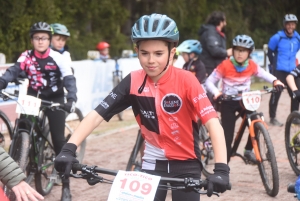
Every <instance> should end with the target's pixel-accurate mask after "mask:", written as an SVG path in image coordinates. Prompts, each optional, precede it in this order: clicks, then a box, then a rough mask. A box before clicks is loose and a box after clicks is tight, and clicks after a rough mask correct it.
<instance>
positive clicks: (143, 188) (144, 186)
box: [108, 170, 160, 201]
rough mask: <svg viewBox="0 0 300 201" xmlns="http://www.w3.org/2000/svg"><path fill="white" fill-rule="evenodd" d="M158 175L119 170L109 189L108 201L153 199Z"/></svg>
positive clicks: (144, 200)
mask: <svg viewBox="0 0 300 201" xmlns="http://www.w3.org/2000/svg"><path fill="white" fill-rule="evenodd" d="M159 181H160V176H155V175H150V174H146V173H144V172H134V171H130V172H127V171H123V170H119V172H118V174H117V176H116V177H115V179H114V182H113V185H112V187H111V189H110V193H109V197H108V201H115V200H134V201H153V200H154V196H155V193H156V190H157V187H158V183H159Z"/></svg>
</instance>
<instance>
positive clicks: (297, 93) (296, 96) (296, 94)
mask: <svg viewBox="0 0 300 201" xmlns="http://www.w3.org/2000/svg"><path fill="white" fill-rule="evenodd" d="M293 98H294V99H297V100H298V101H300V91H299V90H295V91H293Z"/></svg>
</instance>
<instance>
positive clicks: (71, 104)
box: [64, 100, 75, 113]
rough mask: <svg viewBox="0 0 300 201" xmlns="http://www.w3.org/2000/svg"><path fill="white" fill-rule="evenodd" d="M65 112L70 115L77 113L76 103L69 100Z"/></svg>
mask: <svg viewBox="0 0 300 201" xmlns="http://www.w3.org/2000/svg"><path fill="white" fill-rule="evenodd" d="M64 110H66V111H67V112H69V113H72V112H75V102H74V101H73V100H68V102H67V103H65V105H64Z"/></svg>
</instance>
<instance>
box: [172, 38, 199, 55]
mask: <svg viewBox="0 0 300 201" xmlns="http://www.w3.org/2000/svg"><path fill="white" fill-rule="evenodd" d="M176 50H177V51H178V52H186V53H192V52H193V53H195V54H198V55H199V54H201V52H202V45H201V43H200V42H199V41H198V40H186V41H183V42H182V43H181V44H180V45H179V46H178V47H177V48H176Z"/></svg>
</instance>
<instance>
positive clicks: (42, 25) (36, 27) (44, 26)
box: [29, 22, 53, 38]
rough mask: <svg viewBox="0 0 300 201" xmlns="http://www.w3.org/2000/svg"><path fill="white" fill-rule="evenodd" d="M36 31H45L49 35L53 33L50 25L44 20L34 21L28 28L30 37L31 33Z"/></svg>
mask: <svg viewBox="0 0 300 201" xmlns="http://www.w3.org/2000/svg"><path fill="white" fill-rule="evenodd" d="M37 32H46V33H48V34H49V36H50V37H51V35H52V33H53V29H52V27H51V26H50V25H49V24H48V23H46V22H37V23H34V24H33V25H32V27H31V28H30V31H29V33H30V37H31V38H32V36H33V34H35V33H37Z"/></svg>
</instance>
